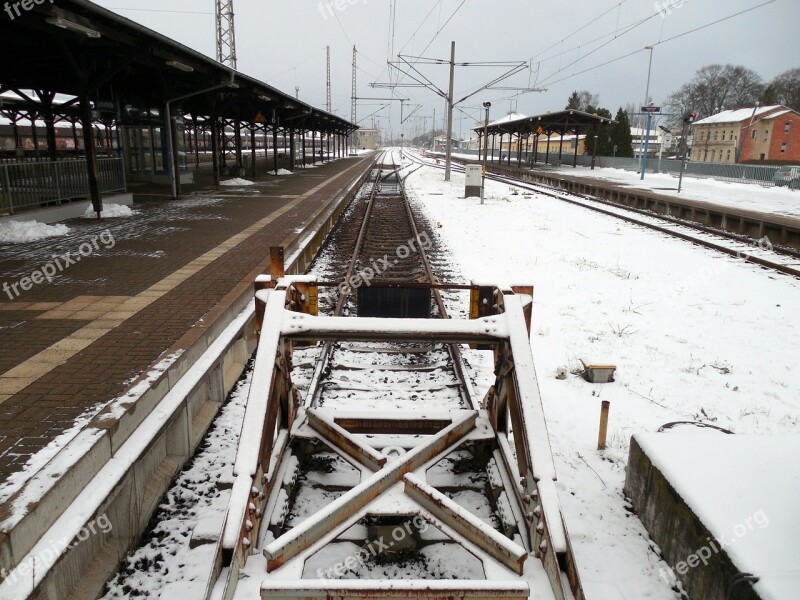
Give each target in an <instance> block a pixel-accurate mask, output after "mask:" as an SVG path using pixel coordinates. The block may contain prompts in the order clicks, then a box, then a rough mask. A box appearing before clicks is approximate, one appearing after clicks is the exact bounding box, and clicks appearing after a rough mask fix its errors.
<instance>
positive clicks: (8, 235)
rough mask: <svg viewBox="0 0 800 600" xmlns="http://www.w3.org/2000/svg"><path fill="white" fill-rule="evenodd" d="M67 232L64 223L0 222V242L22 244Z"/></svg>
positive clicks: (67, 228) (67, 229)
mask: <svg viewBox="0 0 800 600" xmlns="http://www.w3.org/2000/svg"><path fill="white" fill-rule="evenodd" d="M68 233H69V227H67V226H66V225H46V224H44V223H39V222H38V221H6V222H4V223H0V243H5V244H22V243H25V242H38V241H39V240H43V239H45V238H51V237H57V236H59V235H66V234H68Z"/></svg>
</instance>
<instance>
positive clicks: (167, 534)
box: [103, 363, 253, 600]
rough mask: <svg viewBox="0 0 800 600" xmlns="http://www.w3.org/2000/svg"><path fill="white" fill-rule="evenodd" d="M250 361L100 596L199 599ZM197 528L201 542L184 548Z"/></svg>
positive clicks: (224, 503)
mask: <svg viewBox="0 0 800 600" xmlns="http://www.w3.org/2000/svg"><path fill="white" fill-rule="evenodd" d="M252 366H253V365H252V363H251V364H250V365H248V368H247V370H246V372H245V375H244V376H243V378H242V379H240V381H239V383H238V384H237V386H236V388H235V389H234V390H233V392H231V394H230V396H229V398H228V401H227V402H226V403H225V405H224V406H223V407H222V409H221V410H220V413H219V415H218V416H217V418H216V420H215V421H214V424H213V426H212V427H211V429H210V430H209V432H208V434H206V437H205V438H204V440H203V442H202V443H201V445H200V449H199V450H198V452H197V454H195V456H194V458H193V459H192V461H191V462H190V463H189V465H188V466H187V467H186V468H185V469H184V471H183V472H182V473H181V474H180V475H178V478H177V479H176V481H175V483H173V485H172V487H171V488H170V490H169V491H168V492H167V493H166V496H165V497H164V498H163V500H162V503H161V505H160V506H159V507H158V509H157V511H156V514H155V516H154V518H153V521H152V522H153V523H155V527H154V528H153V529H152V530H151V531H149V539H148V538H147V537H146V538H145V540H144V542H143V544H142V545H141V546H140V547H139V548H138V549H137V550H135V551H134V552H132V553H131V554H129V555H128V557H127V558H126V559H125V561H124V563H123V566H122V568H121V570H120V572H119V573H118V574H117V575H116V576H115V577H114V578H113V579H112V580H111V581H110V582H109V583H108V584H107V591H106V595H105V596H103V598H104V599H106V600H112V599H114V598H131V597H152V598H165V599H167V598H168V599H170V600H171V599H172V598H178V597H183V598H186V599H187V600H188V599H189V598H201V597H202V596H203V594H204V593H205V585H206V583H207V580H208V576H209V575H208V573H209V567H210V565H211V564H213V561H214V552H215V550H216V543H213V540H214V538H215V536H219V534H220V533H221V531H222V527H223V523H224V520H225V513H226V510H227V508H228V501H229V499H230V494H231V490H230V485H231V483H232V468H233V462H234V459H235V458H236V449H237V445H238V436H237V433H238V432H239V431H240V430H241V428H242V419H243V418H244V408H245V404H246V402H247V395H248V393H249V391H250V382H251V378H252ZM201 531H202V534H203V535H202V537H203V539H204V541H206V542H207V543H202V544H200V545H198V546H197V547H195V548H191V547H190V541H191V539H192V536H193V535H194V536H197V535H198V534H199V533H200V532H201Z"/></svg>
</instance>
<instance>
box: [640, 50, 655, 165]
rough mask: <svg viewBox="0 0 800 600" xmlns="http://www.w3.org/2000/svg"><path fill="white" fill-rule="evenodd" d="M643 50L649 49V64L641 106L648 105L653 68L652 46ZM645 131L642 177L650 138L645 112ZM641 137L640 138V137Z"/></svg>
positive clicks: (648, 120)
mask: <svg viewBox="0 0 800 600" xmlns="http://www.w3.org/2000/svg"><path fill="white" fill-rule="evenodd" d="M644 49H645V50H650V64H649V65H648V67H647V87H646V88H645V92H644V102H643V103H642V106H650V73H651V72H652V70H653V46H645V47H644ZM647 115H648V116H647V131H645V132H644V135H645V137H644V140H645V141H644V144H643V145H642V146H641V147H642V157H641V165H640V167H641V168H640V171H641V175H642V179H644V169H645V167H646V166H647V158H645V155H646V154H647V145H648V144H647V141H648V140H649V139H650V113H648V114H647ZM642 121H644V115H642ZM640 139H641V138H640Z"/></svg>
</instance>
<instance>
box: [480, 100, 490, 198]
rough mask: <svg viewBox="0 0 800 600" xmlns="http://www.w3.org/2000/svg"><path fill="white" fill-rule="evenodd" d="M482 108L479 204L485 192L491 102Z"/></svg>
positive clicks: (485, 103)
mask: <svg viewBox="0 0 800 600" xmlns="http://www.w3.org/2000/svg"><path fill="white" fill-rule="evenodd" d="M483 107H484V108H485V109H486V118H485V120H484V122H483V173H482V174H481V204H483V198H484V196H485V192H486V155H487V154H489V109H490V108H491V107H492V103H491V102H484V103H483Z"/></svg>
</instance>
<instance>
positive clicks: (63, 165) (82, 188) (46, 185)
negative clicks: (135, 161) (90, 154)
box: [0, 158, 126, 215]
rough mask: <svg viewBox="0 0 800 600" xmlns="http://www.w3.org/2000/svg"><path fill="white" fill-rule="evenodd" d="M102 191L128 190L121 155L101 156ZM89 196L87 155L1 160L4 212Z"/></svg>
mask: <svg viewBox="0 0 800 600" xmlns="http://www.w3.org/2000/svg"><path fill="white" fill-rule="evenodd" d="M97 167H98V177H99V180H100V191H101V192H102V193H106V192H118V191H124V190H125V187H126V186H125V165H124V163H123V161H122V159H121V158H98V159H97ZM87 196H89V175H88V169H87V164H86V159H80V160H64V161H56V162H53V161H42V162H26V163H15V164H0V214H2V213H6V214H12V215H13V214H14V213H15V212H17V211H19V210H21V209H27V208H39V207H43V206H47V205H53V204H60V203H61V202H63V201H65V200H73V199H75V198H85V197H87Z"/></svg>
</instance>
